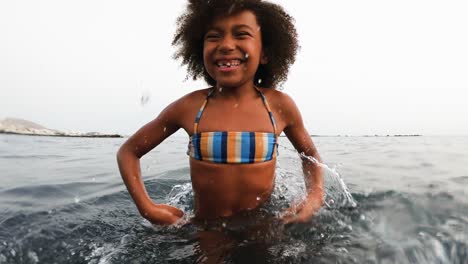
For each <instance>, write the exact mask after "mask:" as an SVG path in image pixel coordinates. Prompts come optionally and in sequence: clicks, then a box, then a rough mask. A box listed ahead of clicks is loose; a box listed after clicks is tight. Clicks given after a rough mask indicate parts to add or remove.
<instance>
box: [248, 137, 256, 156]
mask: <svg viewBox="0 0 468 264" xmlns="http://www.w3.org/2000/svg"><path fill="white" fill-rule="evenodd" d="M249 139H250V143H249V144H250V145H249V146H250V150H249V163H254V161H255V132H249Z"/></svg>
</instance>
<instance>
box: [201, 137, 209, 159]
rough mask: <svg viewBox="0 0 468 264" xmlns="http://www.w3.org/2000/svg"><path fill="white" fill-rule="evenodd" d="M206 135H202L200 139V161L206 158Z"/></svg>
mask: <svg viewBox="0 0 468 264" xmlns="http://www.w3.org/2000/svg"><path fill="white" fill-rule="evenodd" d="M208 138H209V137H208V135H203V136H201V137H200V152H201V153H200V154H201V157H202V159H205V158H206V157H208Z"/></svg>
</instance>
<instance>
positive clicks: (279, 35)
mask: <svg viewBox="0 0 468 264" xmlns="http://www.w3.org/2000/svg"><path fill="white" fill-rule="evenodd" d="M188 2H189V3H188V5H187V9H186V11H185V13H183V14H182V15H181V16H180V17H179V18H178V19H177V31H176V33H175V35H174V39H173V41H172V45H173V46H176V47H177V50H176V52H175V54H174V58H175V59H180V58H182V65H187V70H188V75H187V77H193V79H194V80H196V79H197V78H199V77H203V78H204V79H205V81H206V82H207V83H208V84H209V85H212V86H214V85H215V84H216V81H215V80H214V79H213V78H211V76H210V75H209V74H208V73H207V72H206V70H205V66H204V64H203V38H204V35H205V33H206V30H207V28H208V26H209V25H210V24H211V23H212V21H213V19H214V18H215V17H216V16H219V15H229V14H235V13H237V12H241V11H244V10H249V11H252V12H253V13H254V14H255V16H256V17H257V23H258V24H259V25H260V30H261V34H262V46H263V51H264V54H265V55H266V57H267V58H268V63H267V64H264V65H263V64H261V65H259V67H258V69H257V72H256V74H255V79H254V82H255V83H256V84H258V85H260V86H262V87H266V88H270V87H277V86H279V85H280V84H281V83H282V82H284V81H285V80H286V79H287V75H288V71H289V67H290V66H291V65H292V64H293V63H294V61H295V58H296V54H297V50H298V49H299V45H298V41H297V32H296V28H295V27H294V19H293V18H292V17H291V16H290V15H289V14H288V13H286V11H285V10H284V9H283V8H282V7H281V6H279V5H277V4H273V3H269V2H266V1H262V0H189V1H188Z"/></svg>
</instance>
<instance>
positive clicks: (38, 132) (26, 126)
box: [0, 118, 123, 138]
mask: <svg viewBox="0 0 468 264" xmlns="http://www.w3.org/2000/svg"><path fill="white" fill-rule="evenodd" d="M0 134H12V135H25V136H49V137H83V138H122V137H123V136H122V135H119V134H105V133H100V132H87V133H81V132H63V131H60V130H56V129H50V128H46V127H44V126H42V125H39V124H37V123H34V122H32V121H28V120H24V119H19V118H6V119H3V120H0Z"/></svg>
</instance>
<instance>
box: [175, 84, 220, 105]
mask: <svg viewBox="0 0 468 264" xmlns="http://www.w3.org/2000/svg"><path fill="white" fill-rule="evenodd" d="M211 89H212V88H205V89H200V90H196V91H193V92H191V93H188V94H186V95H184V96H182V97H181V98H179V99H177V100H176V101H174V103H173V104H175V105H180V106H187V105H191V104H192V103H197V102H200V103H203V101H204V100H205V99H206V97H207V96H208V93H209V92H210V90H211Z"/></svg>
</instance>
